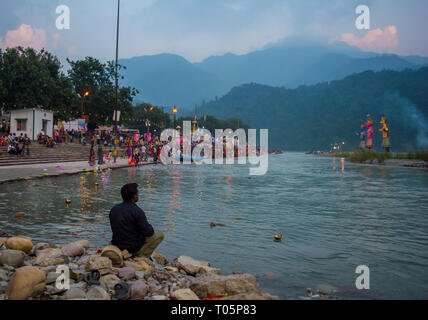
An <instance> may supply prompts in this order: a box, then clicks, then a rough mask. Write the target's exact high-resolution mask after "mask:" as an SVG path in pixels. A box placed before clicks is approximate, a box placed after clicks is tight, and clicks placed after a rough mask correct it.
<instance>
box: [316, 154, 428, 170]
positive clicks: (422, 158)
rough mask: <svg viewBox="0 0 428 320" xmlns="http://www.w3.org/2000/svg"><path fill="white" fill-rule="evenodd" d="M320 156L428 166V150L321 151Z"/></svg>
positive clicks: (409, 165)
mask: <svg viewBox="0 0 428 320" xmlns="http://www.w3.org/2000/svg"><path fill="white" fill-rule="evenodd" d="M318 155H319V156H324V157H338V158H345V159H347V160H349V161H350V162H352V163H361V164H377V165H387V166H400V167H413V168H428V150H425V151H417V152H414V153H412V152H409V153H384V152H376V151H371V152H370V151H364V152H360V151H354V152H333V153H321V154H318Z"/></svg>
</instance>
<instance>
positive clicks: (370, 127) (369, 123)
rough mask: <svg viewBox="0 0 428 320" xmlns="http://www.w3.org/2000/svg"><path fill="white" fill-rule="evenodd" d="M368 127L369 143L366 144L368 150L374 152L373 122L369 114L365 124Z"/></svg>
mask: <svg viewBox="0 0 428 320" xmlns="http://www.w3.org/2000/svg"><path fill="white" fill-rule="evenodd" d="M365 126H366V136H367V142H366V148H367V150H369V151H370V150H373V132H374V131H373V120H372V117H371V116H370V115H369V114H368V115H367V122H366V124H365Z"/></svg>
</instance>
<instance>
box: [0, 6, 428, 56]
mask: <svg viewBox="0 0 428 320" xmlns="http://www.w3.org/2000/svg"><path fill="white" fill-rule="evenodd" d="M361 4H364V5H367V6H368V7H369V8H370V14H371V19H370V24H371V25H370V27H371V28H370V30H363V31H361V30H357V28H356V27H355V20H356V18H357V16H358V15H357V14H356V13H355V9H356V7H357V6H358V5H361ZM59 5H67V6H68V7H69V8H70V29H69V30H58V29H57V28H56V19H57V17H58V15H57V14H56V12H55V11H56V8H57V6H59ZM116 10H117V0H0V47H1V48H6V47H13V46H17V45H23V46H31V47H34V48H36V49H40V48H42V47H44V48H46V49H48V50H49V51H52V52H54V53H55V54H56V55H58V56H59V57H60V58H61V60H64V59H65V57H69V58H72V59H76V58H82V57H85V56H96V57H98V58H100V59H102V60H107V59H109V60H111V59H114V56H115V39H116V34H115V29H116ZM427 12H428V0H407V1H405V0H364V2H363V1H362V0H358V1H354V0H121V31H120V36H121V38H120V58H130V57H133V56H140V55H150V54H158V53H175V54H179V55H181V56H183V57H185V58H186V59H188V60H189V61H191V62H198V61H201V60H203V59H205V58H206V57H208V56H211V55H221V54H224V53H227V52H232V53H235V54H245V53H248V52H251V51H254V50H257V49H261V48H263V47H264V46H266V45H269V44H272V43H275V42H278V41H281V40H283V39H286V38H288V37H293V38H296V37H297V38H304V39H308V38H310V39H316V40H319V41H323V42H333V41H338V40H341V41H345V42H347V43H348V44H350V45H353V46H357V47H359V48H361V49H362V50H366V51H374V52H379V53H397V54H402V55H411V54H414V55H421V56H428V32H427V30H428V22H427V21H428V19H427Z"/></svg>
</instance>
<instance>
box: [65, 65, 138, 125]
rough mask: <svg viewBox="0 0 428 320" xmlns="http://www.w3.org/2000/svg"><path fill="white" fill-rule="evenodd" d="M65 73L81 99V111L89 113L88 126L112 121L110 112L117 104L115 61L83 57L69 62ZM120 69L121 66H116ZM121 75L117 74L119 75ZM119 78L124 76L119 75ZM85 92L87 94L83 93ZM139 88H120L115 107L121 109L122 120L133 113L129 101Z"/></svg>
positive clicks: (130, 101) (111, 122) (112, 111)
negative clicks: (103, 61)
mask: <svg viewBox="0 0 428 320" xmlns="http://www.w3.org/2000/svg"><path fill="white" fill-rule="evenodd" d="M67 62H68V63H69V64H70V67H71V68H70V70H68V76H69V78H70V80H71V82H72V84H73V89H74V91H75V92H76V93H77V94H78V95H79V97H80V101H81V102H82V100H83V103H84V105H83V111H84V114H85V115H88V116H89V123H90V124H91V125H100V124H108V125H109V124H113V113H114V109H115V104H116V89H115V64H114V62H112V61H108V62H107V63H101V62H100V61H99V60H98V59H96V58H93V57H86V58H85V59H84V60H77V61H71V60H69V59H67ZM118 69H119V70H120V69H122V66H120V65H119V66H118ZM119 76H120V75H119ZM120 79H123V77H122V76H120ZM86 92H88V95H87V96H86V95H85V93H86ZM137 94H138V90H136V89H135V88H131V87H119V90H118V110H119V111H121V119H120V120H121V121H120V122H119V123H121V122H122V119H123V118H127V117H129V116H131V115H132V112H133V110H132V101H133V98H134V97H135V96H136V95H137Z"/></svg>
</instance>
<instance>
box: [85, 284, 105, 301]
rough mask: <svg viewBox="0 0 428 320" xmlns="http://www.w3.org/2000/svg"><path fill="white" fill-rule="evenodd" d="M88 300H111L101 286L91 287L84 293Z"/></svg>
mask: <svg viewBox="0 0 428 320" xmlns="http://www.w3.org/2000/svg"><path fill="white" fill-rule="evenodd" d="M86 299H88V300H111V297H110V295H109V294H108V293H107V291H105V290H104V289H103V288H101V287H92V288H91V289H89V291H88V293H87V294H86Z"/></svg>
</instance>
